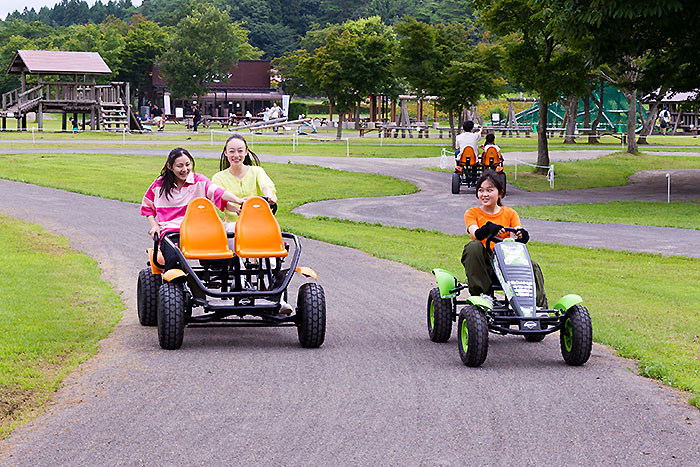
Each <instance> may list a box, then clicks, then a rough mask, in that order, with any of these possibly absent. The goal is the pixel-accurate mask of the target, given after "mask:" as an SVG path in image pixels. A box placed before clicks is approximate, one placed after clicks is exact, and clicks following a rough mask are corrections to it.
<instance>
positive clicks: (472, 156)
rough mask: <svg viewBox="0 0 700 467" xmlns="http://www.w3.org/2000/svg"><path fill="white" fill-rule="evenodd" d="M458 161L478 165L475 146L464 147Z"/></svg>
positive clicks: (463, 163)
mask: <svg viewBox="0 0 700 467" xmlns="http://www.w3.org/2000/svg"><path fill="white" fill-rule="evenodd" d="M457 162H458V163H460V162H461V163H462V165H476V153H475V152H474V148H473V147H471V146H467V147H466V148H464V149H463V150H462V154H460V155H459V159H457Z"/></svg>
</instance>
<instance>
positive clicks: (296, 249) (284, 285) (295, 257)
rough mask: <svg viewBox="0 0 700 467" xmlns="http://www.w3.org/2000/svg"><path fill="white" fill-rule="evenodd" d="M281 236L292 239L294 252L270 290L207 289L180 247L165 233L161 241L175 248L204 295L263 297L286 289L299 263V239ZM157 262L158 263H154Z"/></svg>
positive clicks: (285, 234) (188, 274) (285, 235)
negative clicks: (281, 276) (283, 274)
mask: <svg viewBox="0 0 700 467" xmlns="http://www.w3.org/2000/svg"><path fill="white" fill-rule="evenodd" d="M282 238H286V239H289V240H292V241H293V242H294V254H293V255H292V260H291V264H290V267H289V270H288V271H287V274H286V275H285V277H284V280H283V281H282V283H281V284H280V285H279V286H278V287H276V288H274V289H272V290H249V291H246V290H239V291H231V292H220V291H217V290H211V289H208V288H206V287H205V286H204V284H203V283H202V281H201V280H200V279H199V276H197V274H196V273H195V272H194V270H193V269H192V266H191V265H190V264H189V262H188V260H187V259H186V258H185V256H184V255H183V254H182V251H181V250H180V248H178V246H177V245H175V243H173V241H172V240H171V239H170V237H169V235H165V237H163V239H162V240H161V241H163V242H168V244H169V245H170V247H171V248H173V249H174V250H175V253H176V254H177V256H178V259H179V260H180V264H181V266H182V267H183V269H184V271H185V273H187V276H188V277H189V278H191V279H192V280H193V281H194V282H195V284H197V287H198V288H199V289H200V290H202V291H203V292H204V293H205V295H207V296H210V297H216V298H255V297H259V298H265V297H271V296H274V295H279V294H281V293H283V292H284V291H285V290H287V287H288V286H289V282H290V281H291V280H292V276H293V275H294V272H295V271H294V269H295V268H296V266H297V264H298V263H299V256H300V255H301V243H299V239H298V238H297V236H296V235H294V234H291V233H287V232H282ZM157 253H158V252H157V250H155V249H154V250H153V257H154V258H156V255H157ZM151 261H153V258H151ZM156 264H158V263H156Z"/></svg>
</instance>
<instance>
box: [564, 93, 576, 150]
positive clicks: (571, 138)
mask: <svg viewBox="0 0 700 467" xmlns="http://www.w3.org/2000/svg"><path fill="white" fill-rule="evenodd" d="M577 116H578V96H577V95H573V96H569V97H568V98H567V99H566V121H565V122H564V124H565V126H566V134H565V135H564V144H575V143H576V117H577Z"/></svg>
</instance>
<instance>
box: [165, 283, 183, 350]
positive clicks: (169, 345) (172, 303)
mask: <svg viewBox="0 0 700 467" xmlns="http://www.w3.org/2000/svg"><path fill="white" fill-rule="evenodd" d="M184 336H185V291H184V288H183V286H182V284H177V283H174V282H163V285H161V286H160V291H159V293H158V342H159V343H160V346H161V347H162V348H164V349H168V350H175V349H179V348H180V346H182V339H183V337H184Z"/></svg>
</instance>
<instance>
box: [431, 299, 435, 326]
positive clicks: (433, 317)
mask: <svg viewBox="0 0 700 467" xmlns="http://www.w3.org/2000/svg"><path fill="white" fill-rule="evenodd" d="M433 328H435V302H433V301H432V300H431V301H430V329H433Z"/></svg>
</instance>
